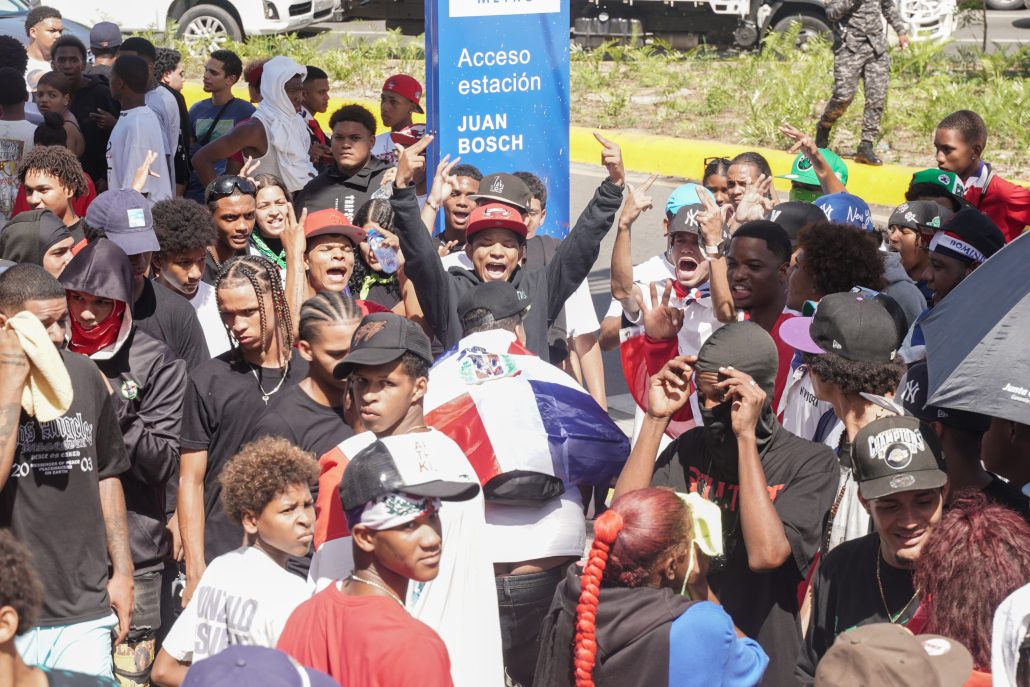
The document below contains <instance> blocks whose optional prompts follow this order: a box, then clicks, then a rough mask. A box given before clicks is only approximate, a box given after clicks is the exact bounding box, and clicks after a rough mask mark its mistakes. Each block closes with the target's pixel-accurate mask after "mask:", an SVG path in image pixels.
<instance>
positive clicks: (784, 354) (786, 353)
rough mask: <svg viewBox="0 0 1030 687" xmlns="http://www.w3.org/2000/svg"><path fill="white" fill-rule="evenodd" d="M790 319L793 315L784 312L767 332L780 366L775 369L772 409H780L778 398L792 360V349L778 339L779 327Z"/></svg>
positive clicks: (781, 392) (785, 382)
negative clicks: (774, 345)
mask: <svg viewBox="0 0 1030 687" xmlns="http://www.w3.org/2000/svg"><path fill="white" fill-rule="evenodd" d="M792 317H795V315H794V313H789V312H785V313H783V314H781V315H780V317H779V319H778V320H776V324H774V325H773V328H772V331H771V332H769V333H770V334H771V335H772V338H773V341H774V342H775V343H776V353H777V354H778V355H779V357H780V364H779V366H778V367H777V368H776V386H775V388H774V390H773V409H776V408H779V407H780V396H781V395H782V394H783V388H784V387H785V386H786V385H787V376H788V375H789V374H790V362H791V361H792V360H793V359H794V349H793V348H792V347H791V346H790V345H789V344H787V343H784V341H783V339H781V338H780V327H782V326H783V323H784V322H786V321H787V320H789V319H790V318H792Z"/></svg>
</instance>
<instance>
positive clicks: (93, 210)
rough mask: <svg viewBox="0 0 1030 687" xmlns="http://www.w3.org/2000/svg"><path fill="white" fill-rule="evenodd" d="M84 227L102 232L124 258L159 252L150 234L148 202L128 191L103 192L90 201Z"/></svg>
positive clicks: (152, 231)
mask: <svg viewBox="0 0 1030 687" xmlns="http://www.w3.org/2000/svg"><path fill="white" fill-rule="evenodd" d="M86 224H88V225H90V226H91V227H95V228H97V229H103V230H104V233H105V234H107V238H109V239H110V240H111V242H112V243H114V244H115V245H116V246H118V247H119V248H121V249H122V250H123V251H125V254H126V255H139V254H140V253H146V252H148V251H159V250H161V244H159V243H158V242H157V235H156V234H155V233H154V217H153V215H151V213H150V201H149V200H147V199H146V198H144V197H143V194H141V193H140V192H139V191H134V190H132V189H131V188H123V189H118V190H112V191H104V192H103V193H101V194H100V195H99V196H97V197H96V198H94V199H93V202H92V203H90V204H89V209H88V210H86Z"/></svg>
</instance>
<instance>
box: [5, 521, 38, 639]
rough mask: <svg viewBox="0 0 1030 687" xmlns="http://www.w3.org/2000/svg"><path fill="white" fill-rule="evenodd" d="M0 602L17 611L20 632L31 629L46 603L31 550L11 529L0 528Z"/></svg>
mask: <svg viewBox="0 0 1030 687" xmlns="http://www.w3.org/2000/svg"><path fill="white" fill-rule="evenodd" d="M0 606H10V607H11V608H13V609H14V610H15V612H16V613H17V614H18V635H23V634H25V633H26V632H28V631H29V630H31V629H32V626H33V625H35V624H36V619H37V618H38V617H39V609H40V608H41V607H42V606H43V585H42V584H41V583H40V581H39V577H38V576H37V575H36V570H35V569H34V568H33V567H32V554H31V553H30V552H29V549H28V547H27V546H25V545H24V544H22V543H21V542H20V541H18V540H17V539H15V538H14V533H12V532H11V531H10V530H0Z"/></svg>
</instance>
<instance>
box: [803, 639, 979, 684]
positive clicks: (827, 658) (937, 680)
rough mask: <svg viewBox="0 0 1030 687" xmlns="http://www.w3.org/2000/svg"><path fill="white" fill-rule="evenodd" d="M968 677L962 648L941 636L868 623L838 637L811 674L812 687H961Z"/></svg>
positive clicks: (967, 662) (968, 657) (967, 660)
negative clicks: (813, 675)
mask: <svg viewBox="0 0 1030 687" xmlns="http://www.w3.org/2000/svg"><path fill="white" fill-rule="evenodd" d="M972 674H973V657H972V656H971V655H970V653H969V651H968V650H967V649H966V647H964V646H962V645H961V644H959V643H958V642H956V641H955V640H954V639H948V638H947V637H942V636H941V635H914V634H912V633H911V632H909V631H908V629H907V628H905V627H904V626H903V625H895V624H894V623H873V624H871V625H863V626H861V627H856V628H853V629H851V630H848V631H847V632H844V633H842V634H840V635H839V636H838V637H837V640H836V641H835V642H834V643H833V646H831V647H830V649H829V650H828V651H827V652H826V654H825V655H824V656H823V658H822V660H821V661H819V665H818V667H817V668H816V671H815V684H816V687H837V686H838V685H878V686H882V687H911V685H933V687H962V685H964V684H965V683H966V680H968V679H969V676H970V675H972Z"/></svg>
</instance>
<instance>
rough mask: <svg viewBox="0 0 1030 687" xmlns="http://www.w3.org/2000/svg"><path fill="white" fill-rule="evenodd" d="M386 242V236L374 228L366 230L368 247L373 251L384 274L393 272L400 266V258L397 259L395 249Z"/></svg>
mask: <svg viewBox="0 0 1030 687" xmlns="http://www.w3.org/2000/svg"><path fill="white" fill-rule="evenodd" d="M385 244H386V237H385V236H383V235H382V234H380V233H379V232H378V231H376V230H375V229H371V230H369V232H368V247H369V248H371V249H372V252H373V253H375V256H376V260H378V261H379V266H380V267H381V268H382V269H383V272H384V273H386V274H393V273H394V272H396V271H397V270H398V268H400V266H401V265H400V260H398V259H397V251H396V250H395V249H393V248H390V247H389V246H387V245H385Z"/></svg>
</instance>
